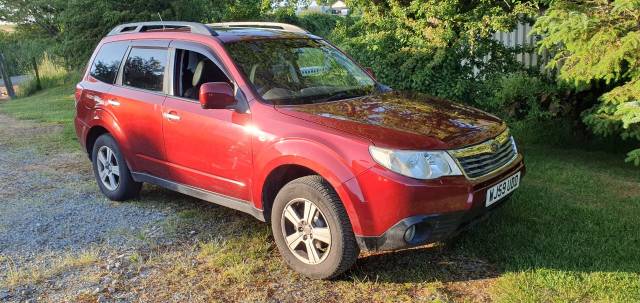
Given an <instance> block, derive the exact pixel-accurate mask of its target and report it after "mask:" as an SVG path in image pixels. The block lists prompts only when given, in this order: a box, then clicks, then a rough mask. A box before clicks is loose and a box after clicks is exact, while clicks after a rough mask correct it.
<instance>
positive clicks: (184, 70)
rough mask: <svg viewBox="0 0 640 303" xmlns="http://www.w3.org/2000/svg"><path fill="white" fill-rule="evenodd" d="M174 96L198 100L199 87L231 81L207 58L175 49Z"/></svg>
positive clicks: (188, 51) (199, 54) (192, 52)
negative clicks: (210, 83) (205, 84)
mask: <svg viewBox="0 0 640 303" xmlns="http://www.w3.org/2000/svg"><path fill="white" fill-rule="evenodd" d="M175 66H176V69H175V72H176V74H175V80H176V81H174V84H175V87H174V90H173V91H174V94H175V95H176V96H178V97H182V98H187V99H193V100H198V96H199V94H200V86H202V84H204V83H208V82H227V83H229V84H231V81H230V80H229V78H227V76H226V75H225V74H224V72H222V70H221V69H220V68H219V67H218V65H216V64H215V63H214V62H213V61H211V59H209V58H207V56H205V55H203V54H201V53H198V52H194V51H190V50H183V49H176V62H175Z"/></svg>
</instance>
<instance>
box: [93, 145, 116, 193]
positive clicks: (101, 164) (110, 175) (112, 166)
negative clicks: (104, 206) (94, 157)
mask: <svg viewBox="0 0 640 303" xmlns="http://www.w3.org/2000/svg"><path fill="white" fill-rule="evenodd" d="M97 165H98V176H99V178H100V182H102V185H104V187H105V188H106V189H108V190H110V191H114V190H116V189H117V188H118V186H119V185H120V166H119V165H118V158H116V154H115V153H114V152H113V150H112V149H111V148H109V147H108V146H102V147H100V149H99V150H98V161H97Z"/></svg>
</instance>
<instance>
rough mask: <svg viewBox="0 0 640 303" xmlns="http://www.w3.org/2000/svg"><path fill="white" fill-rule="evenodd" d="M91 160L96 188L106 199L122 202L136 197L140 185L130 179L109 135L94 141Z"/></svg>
mask: <svg viewBox="0 0 640 303" xmlns="http://www.w3.org/2000/svg"><path fill="white" fill-rule="evenodd" d="M91 158H92V162H93V172H94V175H95V177H96V180H97V181H98V186H99V187H100V191H102V193H103V194H104V195H105V196H107V198H109V199H110V200H114V201H124V200H127V199H131V198H133V197H135V196H137V195H138V193H139V192H140V188H141V187H142V183H140V182H135V181H134V180H133V177H131V172H130V171H129V167H128V166H127V162H125V160H124V156H123V155H122V153H121V152H120V147H119V146H118V143H117V142H116V140H115V139H113V137H112V136H111V135H109V134H104V135H101V136H100V137H98V139H96V142H95V143H94V144H93V152H92V154H91Z"/></svg>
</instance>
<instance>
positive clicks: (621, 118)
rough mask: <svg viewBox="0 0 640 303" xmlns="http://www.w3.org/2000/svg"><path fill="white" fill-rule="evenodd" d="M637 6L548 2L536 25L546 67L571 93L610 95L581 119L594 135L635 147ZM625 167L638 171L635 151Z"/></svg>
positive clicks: (638, 119) (639, 126)
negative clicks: (597, 88) (548, 55)
mask: <svg viewBox="0 0 640 303" xmlns="http://www.w3.org/2000/svg"><path fill="white" fill-rule="evenodd" d="M639 20H640V1H639V0H615V1H606V0H590V1H581V2H576V1H569V0H560V1H555V2H552V4H551V6H550V8H549V10H548V11H547V12H546V14H545V15H544V16H542V17H541V18H539V19H538V21H537V22H536V25H535V30H536V31H537V33H539V34H542V35H543V36H544V39H543V40H542V41H541V43H540V46H541V48H543V49H549V50H552V51H554V52H555V56H554V57H553V58H552V60H551V61H550V62H549V67H551V68H556V69H558V71H559V73H558V78H559V79H560V80H562V81H566V82H567V83H570V84H571V85H573V86H574V87H575V88H577V89H590V88H592V87H593V86H594V85H596V84H598V83H602V82H604V83H605V84H606V85H607V86H608V87H610V88H611V89H610V90H609V91H608V92H606V93H604V94H603V95H601V96H600V98H599V100H600V102H599V103H598V104H597V105H596V106H595V107H593V108H592V109H591V110H589V111H587V112H585V113H584V115H583V118H584V121H585V123H587V124H588V125H589V126H590V127H591V128H592V129H593V131H594V132H595V133H596V134H599V135H603V136H608V135H612V134H620V135H621V136H622V137H623V138H630V139H634V140H638V141H640V22H639ZM627 161H629V162H634V163H635V164H636V165H640V149H636V150H634V151H632V152H630V153H629V154H628V158H627Z"/></svg>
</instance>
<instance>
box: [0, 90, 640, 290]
mask: <svg viewBox="0 0 640 303" xmlns="http://www.w3.org/2000/svg"><path fill="white" fill-rule="evenodd" d="M0 112H3V113H7V114H10V115H12V116H15V117H18V118H20V119H29V120H36V121H40V122H42V123H44V124H45V125H54V126H56V127H59V128H60V130H59V131H57V132H53V133H52V134H50V135H49V137H47V140H48V141H46V142H45V143H40V145H41V148H42V149H43V150H51V149H53V148H60V149H62V150H68V149H70V148H71V147H72V146H73V148H77V147H76V146H77V142H75V135H74V134H73V131H72V126H71V119H72V115H73V98H72V91H71V90H70V89H69V88H68V87H67V88H54V89H48V90H45V91H43V92H40V93H37V94H36V95H33V96H31V97H28V98H23V99H18V100H13V101H8V102H5V103H3V104H0ZM518 129H520V131H518V130H517V129H516V130H514V132H515V133H516V134H519V139H521V140H520V141H522V142H523V143H522V144H521V146H520V148H521V149H522V150H523V151H524V153H525V155H526V162H527V174H526V175H525V177H524V179H523V182H522V187H521V188H520V189H519V190H518V191H517V192H516V193H515V194H514V195H513V197H512V199H511V201H509V203H507V204H506V205H505V206H504V207H503V208H502V209H501V210H500V211H498V212H497V213H496V214H495V216H493V217H492V218H491V220H489V221H487V222H485V223H482V224H480V225H478V226H477V227H476V228H474V229H473V230H471V231H470V232H467V233H465V234H463V235H461V236H459V237H458V238H457V239H455V241H452V243H449V244H446V245H445V244H438V245H432V246H427V247H420V248H417V249H411V250H405V251H399V252H394V253H377V254H365V255H363V256H361V258H360V259H359V260H358V263H357V264H356V266H355V267H354V268H353V269H352V270H351V271H349V272H348V273H347V274H346V275H344V276H343V277H342V278H341V279H339V280H336V281H310V280H307V279H304V278H302V277H301V276H300V275H298V274H296V273H294V272H292V271H291V270H289V269H287V268H286V266H285V265H284V264H283V263H282V261H281V260H280V258H279V256H278V253H277V250H276V249H275V246H274V244H273V239H272V238H271V236H270V230H269V228H268V226H266V225H264V224H261V223H259V222H257V221H255V220H253V219H251V218H250V217H249V216H247V215H244V214H240V213H238V212H235V211H232V210H228V209H225V208H222V207H214V206H210V205H207V204H201V206H194V205H198V204H193V203H186V204H185V205H189V206H185V209H184V210H182V211H180V212H178V213H177V214H176V215H175V216H172V217H170V218H169V219H167V220H166V221H165V222H164V227H163V228H164V230H165V231H166V232H167V233H168V234H171V235H173V237H175V238H178V239H184V238H189V237H191V236H187V234H190V232H191V231H193V232H194V233H195V236H193V237H195V239H196V240H195V242H194V241H176V243H174V244H173V245H172V246H169V247H166V246H161V245H160V246H157V247H154V248H153V249H152V250H151V251H150V252H144V253H140V254H135V255H132V257H131V258H130V261H131V262H134V263H136V264H137V266H139V267H140V268H141V271H142V270H144V271H145V272H146V273H148V274H147V275H146V276H145V278H144V279H141V281H140V282H139V283H141V285H140V286H139V287H136V288H135V289H136V290H135V291H137V293H138V294H139V295H140V299H141V300H143V301H145V300H146V301H170V300H173V301H208V300H212V299H213V300H219V301H226V300H238V298H243V300H246V301H266V300H276V301H278V300H293V301H310V300H319V301H341V302H342V301H344V302H356V301H361V300H362V298H366V300H368V301H376V302H378V301H379V302H391V301H421V300H423V301H450V300H454V301H485V300H494V301H498V302H540V301H545V302H555V301H561V302H592V301H598V302H638V301H640V232H638V218H640V169H638V168H637V167H634V166H631V165H628V164H625V163H624V161H623V159H624V153H623V152H622V151H620V152H618V151H615V148H610V147H606V146H605V148H595V147H592V146H590V150H584V149H580V148H577V147H575V148H566V147H561V144H560V143H562V142H560V141H562V140H563V139H561V138H563V137H562V136H564V135H562V136H561V135H558V136H556V135H555V132H553V131H550V129H551V128H550V127H547V126H543V127H540V126H536V125H525V126H519V127H518ZM543 133H544V134H546V136H551V137H554V136H555V137H556V139H554V140H550V141H554V144H545V143H544V141H545V140H541V138H540V134H543ZM565 135H566V136H569V135H570V134H565ZM532 137H533V139H531V138H532ZM572 146H577V145H572ZM612 151H615V152H612ZM143 200H144V201H143ZM152 200H153V201H159V202H160V203H173V202H175V201H184V202H190V201H191V202H193V199H190V198H185V197H184V196H182V195H179V194H174V193H170V192H168V191H159V190H151V191H148V192H145V193H144V194H143V196H142V198H141V201H138V202H134V203H150V202H149V201H152ZM22 275H23V276H25V275H26V276H27V277H29V276H33V275H31V274H22ZM17 277H18V278H15V279H16V281H21V280H22V279H23V278H19V277H20V275H17ZM132 287H133V286H132Z"/></svg>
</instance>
